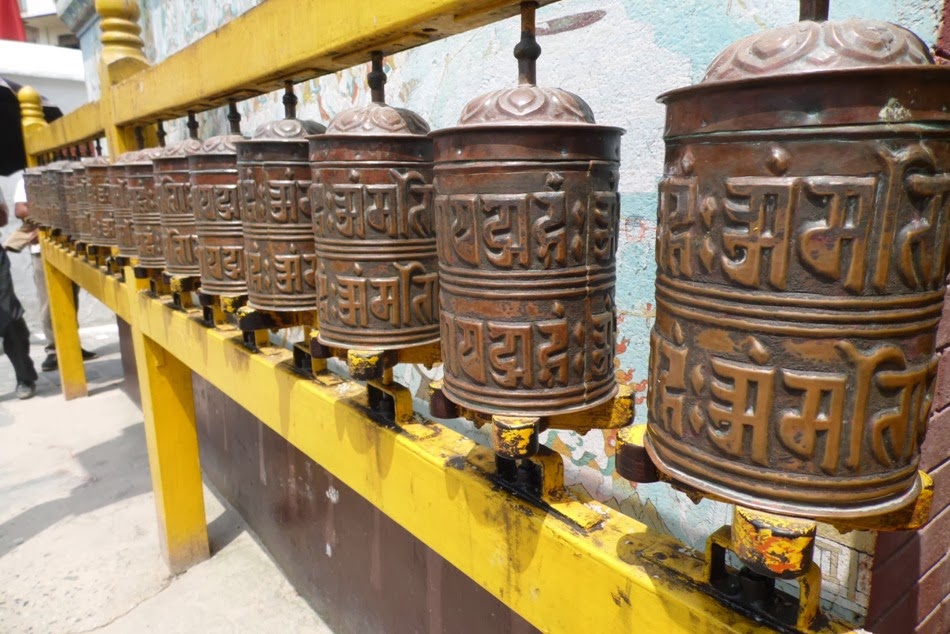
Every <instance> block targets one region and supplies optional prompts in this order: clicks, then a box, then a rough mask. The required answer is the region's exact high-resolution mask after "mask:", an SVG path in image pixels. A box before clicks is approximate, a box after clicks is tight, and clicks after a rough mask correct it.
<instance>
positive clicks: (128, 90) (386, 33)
mask: <svg viewBox="0 0 950 634" xmlns="http://www.w3.org/2000/svg"><path fill="white" fill-rule="evenodd" d="M551 1H552V0H542V2H541V4H548V3H550V2H551ZM518 7H519V3H518V2H517V0H399V1H398V2H396V1H394V0H359V1H358V2H353V1H352V0H323V1H319V0H268V1H267V2H264V3H261V4H260V5H258V6H257V7H255V8H253V9H251V10H250V11H248V12H247V13H245V14H244V15H241V16H240V17H238V18H235V19H234V20H231V21H230V22H228V23H227V24H225V25H224V26H222V27H221V28H219V29H217V30H215V31H214V32H213V33H210V34H208V35H207V36H205V37H204V38H202V39H200V40H198V41H197V42H195V43H194V44H192V45H190V46H188V47H187V48H185V49H183V50H181V51H179V52H178V53H176V54H174V55H172V56H171V57H169V58H168V59H166V60H164V61H162V62H161V63H160V64H158V65H156V66H153V67H151V68H149V69H147V70H144V71H142V72H140V73H138V74H136V75H134V76H132V77H131V78H129V79H128V80H126V81H124V82H122V83H119V84H117V85H116V86H114V87H113V90H112V93H111V98H112V100H113V102H114V113H115V124H116V125H119V126H122V125H128V124H130V123H132V122H135V121H154V120H156V119H159V118H165V117H169V116H181V115H183V114H185V111H187V110H189V109H196V110H202V109H206V108H209V107H211V106H215V105H222V104H224V103H225V102H226V100H227V98H228V97H233V96H237V95H251V94H257V93H260V92H266V91H268V90H273V89H275V88H278V87H280V85H281V82H282V81H283V80H285V79H290V78H294V79H309V78H311V77H315V76H318V75H324V74H327V73H331V72H335V71H337V70H341V69H343V68H348V67H350V66H353V65H355V64H358V63H360V62H362V61H366V60H368V59H369V53H370V51H371V50H374V49H381V50H383V51H384V52H385V53H387V54H389V53H393V52H396V51H400V50H404V49H407V48H412V47H414V46H418V45H420V44H425V43H427V42H430V41H434V40H438V39H441V38H443V37H447V36H449V35H454V34H456V33H461V32H463V31H466V30H468V29H472V28H475V27H477V26H481V25H484V24H488V23H490V22H494V21H497V20H500V19H502V18H506V17H509V16H512V15H515V14H516V13H517V12H518ZM104 94H105V93H104Z"/></svg>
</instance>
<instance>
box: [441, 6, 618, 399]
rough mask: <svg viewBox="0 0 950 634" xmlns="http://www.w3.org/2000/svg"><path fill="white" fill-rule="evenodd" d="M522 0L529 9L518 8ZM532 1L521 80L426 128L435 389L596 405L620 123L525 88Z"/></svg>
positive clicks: (605, 352)
mask: <svg viewBox="0 0 950 634" xmlns="http://www.w3.org/2000/svg"><path fill="white" fill-rule="evenodd" d="M526 5H527V6H526ZM539 54H540V47H539V46H538V45H537V43H536V42H535V40H534V3H523V4H522V40H521V43H519V44H518V46H516V47H515V57H517V58H518V60H519V77H520V81H521V84H520V85H519V86H518V87H517V88H513V89H507V90H498V91H495V92H492V93H489V94H487V95H483V96H481V97H479V98H477V99H475V100H473V101H471V102H470V103H469V104H468V105H467V106H466V107H465V109H464V110H463V112H462V116H461V119H460V120H459V125H458V126H457V127H454V128H448V129H445V130H438V131H436V132H433V133H432V135H431V136H432V137H433V140H434V142H435V191H436V197H435V218H436V222H435V225H436V237H437V240H438V247H439V263H440V285H441V293H440V303H441V332H442V358H443V363H444V368H445V380H444V391H445V393H446V395H447V396H448V397H449V398H450V399H451V400H452V401H454V402H456V403H458V404H459V405H462V406H463V407H466V408H469V409H472V410H475V411H479V412H484V413H491V414H502V415H514V416H519V415H520V416H549V415H554V414H562V413H568V412H576V411H581V410H585V409H588V408H591V407H594V406H596V405H598V404H600V403H603V402H605V401H607V400H609V399H611V398H612V397H614V396H615V394H616V393H617V384H616V379H615V376H614V348H615V345H614V344H615V330H616V309H615V305H614V286H615V258H616V251H617V231H618V223H619V197H618V194H617V180H618V168H619V160H620V136H621V135H622V134H623V130H621V129H620V128H614V127H608V126H603V125H596V124H595V123H594V116H593V114H592V113H591V110H590V108H589V107H588V106H587V104H586V103H585V102H584V101H583V100H582V99H581V98H580V97H578V96H576V95H573V94H571V93H569V92H566V91H564V90H561V89H558V88H541V87H538V86H536V85H535V71H534V62H535V60H536V59H537V57H538V56H539Z"/></svg>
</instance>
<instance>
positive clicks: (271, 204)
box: [237, 82, 325, 312]
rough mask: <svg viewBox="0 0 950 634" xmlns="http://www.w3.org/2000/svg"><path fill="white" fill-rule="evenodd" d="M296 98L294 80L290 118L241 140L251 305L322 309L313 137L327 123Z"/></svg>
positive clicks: (289, 93) (288, 103) (243, 220)
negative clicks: (306, 115) (307, 113)
mask: <svg viewBox="0 0 950 634" xmlns="http://www.w3.org/2000/svg"><path fill="white" fill-rule="evenodd" d="M296 103H297V97H296V96H295V95H294V94H293V91H292V88H291V86H290V82H288V83H287V92H286V94H285V95H284V108H285V114H286V118H284V119H281V120H279V121H274V122H271V123H267V124H264V125H262V126H261V127H259V128H258V129H257V131H255V133H254V137H253V138H252V139H248V140H246V141H240V142H238V143H237V164H238V178H239V180H240V192H241V194H240V205H241V225H242V228H243V230H244V255H245V264H246V267H247V269H246V273H247V287H248V289H247V290H248V306H250V307H251V308H255V309H257V310H264V311H273V312H284V311H305V310H309V311H313V310H316V304H317V287H316V285H315V283H314V274H315V272H316V271H315V269H316V266H315V265H316V262H315V259H316V258H315V256H314V240H313V225H312V220H311V212H310V200H309V198H308V195H309V193H308V190H309V189H310V161H309V159H308V146H307V136H308V135H312V134H318V133H321V132H323V131H324V129H325V128H324V127H323V126H322V125H320V124H318V123H314V122H313V121H301V120H299V119H297V118H296V117H295V110H296Z"/></svg>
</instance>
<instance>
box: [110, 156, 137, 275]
mask: <svg viewBox="0 0 950 634" xmlns="http://www.w3.org/2000/svg"><path fill="white" fill-rule="evenodd" d="M139 155H140V151H139V150H135V151H132V152H126V153H124V154H120V155H119V156H118V157H117V158H116V160H115V163H113V164H112V165H110V166H109V186H110V188H111V190H112V215H113V218H115V242H116V246H117V247H118V255H119V257H123V258H133V257H135V256H136V255H137V253H138V249H136V246H135V234H134V232H133V230H132V222H133V221H132V200H131V198H130V197H129V179H128V167H129V165H130V164H132V163H134V162H136V161H138V160H139Z"/></svg>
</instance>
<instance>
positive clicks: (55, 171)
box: [42, 161, 66, 231]
mask: <svg viewBox="0 0 950 634" xmlns="http://www.w3.org/2000/svg"><path fill="white" fill-rule="evenodd" d="M64 163H65V162H64V161H54V162H53V163H50V164H49V165H47V166H46V169H44V170H43V176H42V183H43V198H44V205H43V215H44V219H45V220H46V223H47V225H48V226H49V227H50V229H53V230H54V231H62V230H63V218H64V217H65V215H66V192H65V191H64V190H63V165H64Z"/></svg>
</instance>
